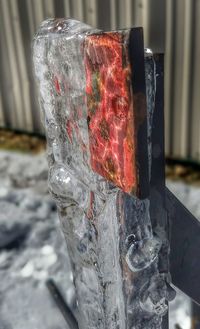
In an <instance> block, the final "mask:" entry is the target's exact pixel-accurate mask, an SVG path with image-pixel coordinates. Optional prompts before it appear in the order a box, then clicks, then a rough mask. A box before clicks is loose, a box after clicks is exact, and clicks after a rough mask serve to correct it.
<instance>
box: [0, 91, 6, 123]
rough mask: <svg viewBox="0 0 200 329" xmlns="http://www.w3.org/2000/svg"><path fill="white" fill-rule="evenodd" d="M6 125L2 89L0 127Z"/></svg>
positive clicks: (0, 96)
mask: <svg viewBox="0 0 200 329" xmlns="http://www.w3.org/2000/svg"><path fill="white" fill-rule="evenodd" d="M4 125H5V121H4V113H3V102H2V95H1V89H0V127H3V126H4Z"/></svg>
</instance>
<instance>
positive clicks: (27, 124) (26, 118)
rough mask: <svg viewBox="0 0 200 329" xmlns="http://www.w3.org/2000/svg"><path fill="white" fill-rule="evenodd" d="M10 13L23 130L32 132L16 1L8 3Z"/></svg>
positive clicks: (28, 89) (26, 77) (27, 85)
mask: <svg viewBox="0 0 200 329" xmlns="http://www.w3.org/2000/svg"><path fill="white" fill-rule="evenodd" d="M10 13H11V20H12V27H13V41H14V45H15V52H16V64H17V66H18V79H19V82H18V83H19V84H20V86H21V87H20V93H19V95H18V97H21V100H22V110H23V117H22V118H21V119H22V120H23V124H24V126H23V129H26V130H29V131H32V129H33V122H32V115H31V104H30V97H31V95H30V88H29V81H28V74H27V68H26V62H25V51H24V43H23V40H22V32H21V26H20V17H19V11H18V6H17V2H16V1H10Z"/></svg>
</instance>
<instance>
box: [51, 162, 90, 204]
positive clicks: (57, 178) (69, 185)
mask: <svg viewBox="0 0 200 329" xmlns="http://www.w3.org/2000/svg"><path fill="white" fill-rule="evenodd" d="M49 189H50V192H51V193H52V195H53V196H54V197H55V198H56V199H57V201H59V200H62V201H63V200H66V199H68V200H69V199H70V200H72V201H73V202H75V203H77V204H79V206H80V207H81V208H84V209H85V208H87V204H88V194H89V192H88V190H87V187H86V186H85V185H84V184H83V183H82V182H81V181H79V180H78V179H77V178H76V177H74V176H73V175H72V174H71V173H70V172H69V171H68V169H67V168H66V167H65V166H63V165H55V166H53V167H52V168H51V170H50V172H49Z"/></svg>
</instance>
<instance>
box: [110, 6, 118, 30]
mask: <svg viewBox="0 0 200 329" xmlns="http://www.w3.org/2000/svg"><path fill="white" fill-rule="evenodd" d="M110 22H111V29H112V30H115V29H116V27H117V22H116V1H115V0H110Z"/></svg>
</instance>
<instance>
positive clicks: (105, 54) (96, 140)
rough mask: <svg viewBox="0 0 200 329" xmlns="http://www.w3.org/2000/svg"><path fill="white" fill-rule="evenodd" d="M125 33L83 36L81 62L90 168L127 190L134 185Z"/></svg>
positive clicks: (130, 93)
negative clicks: (83, 43)
mask: <svg viewBox="0 0 200 329" xmlns="http://www.w3.org/2000/svg"><path fill="white" fill-rule="evenodd" d="M124 38H125V36H124V35H123V34H122V33H115V32H110V33H102V34H99V35H98V34H97V35H90V36H87V37H86V40H85V45H84V61H85V68H86V94H87V107H88V125H89V136H90V153H91V155H90V156H91V167H92V169H93V170H94V171H95V172H97V173H99V174H100V175H101V176H103V177H105V178H106V179H108V180H110V181H112V182H113V183H114V184H115V185H117V186H119V187H121V188H122V189H123V190H124V191H125V192H127V193H131V192H133V193H135V190H136V188H137V170H136V156H135V155H136V149H135V136H134V132H135V129H134V116H133V100H132V99H133V97H132V91H131V81H130V78H131V69H130V64H129V61H128V54H127V47H126V45H125V40H124Z"/></svg>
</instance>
